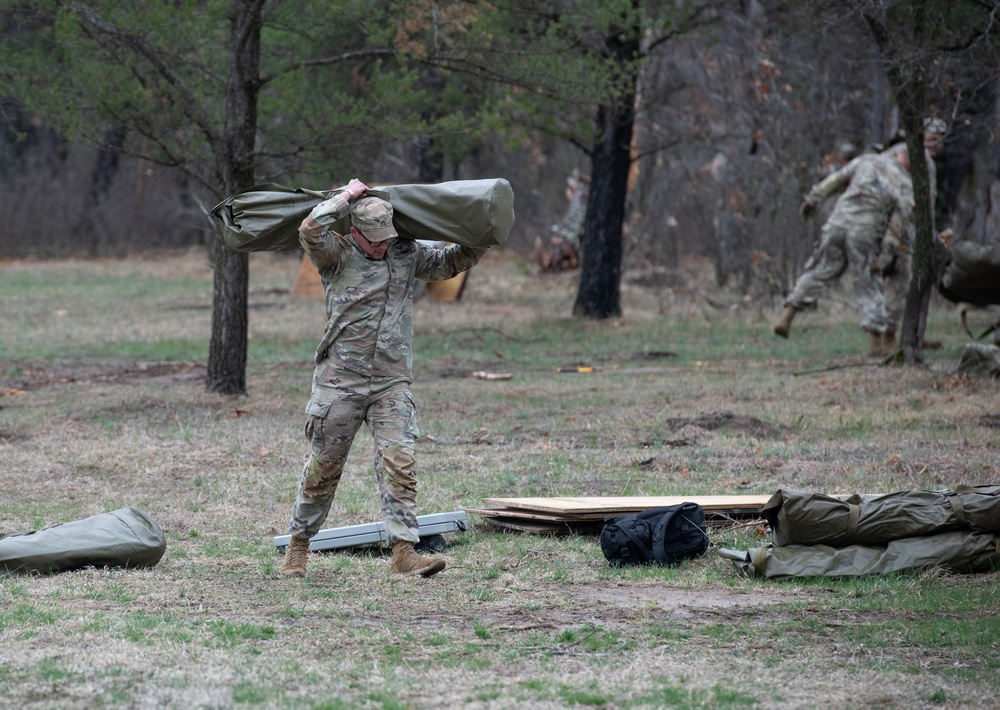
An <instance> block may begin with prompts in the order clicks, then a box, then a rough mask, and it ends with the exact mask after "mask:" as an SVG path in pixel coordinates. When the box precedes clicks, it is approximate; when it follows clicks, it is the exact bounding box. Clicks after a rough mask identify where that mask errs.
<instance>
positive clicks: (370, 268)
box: [299, 193, 488, 382]
mask: <svg viewBox="0 0 1000 710" xmlns="http://www.w3.org/2000/svg"><path fill="white" fill-rule="evenodd" d="M349 210H350V206H349V204H348V201H347V199H346V198H344V197H343V196H342V195H341V194H340V193H338V194H336V195H334V196H333V197H331V198H330V199H329V200H328V201H327V202H326V203H325V204H324V211H325V212H326V214H324V215H323V216H322V217H321V218H317V221H319V222H321V223H323V224H330V223H332V222H335V221H336V220H337V219H339V218H341V217H343V216H344V215H345V214H347V213H348V212H349ZM299 242H300V243H301V244H302V247H303V248H304V249H305V251H306V253H307V254H308V255H309V258H310V259H311V260H312V262H313V264H315V265H316V268H317V270H318V271H319V275H320V277H321V278H322V280H323V286H324V289H325V291H326V312H327V318H328V321H327V324H326V329H325V331H324V332H323V338H322V340H321V341H320V343H319V346H318V347H317V348H316V362H317V364H318V363H321V362H322V361H323V360H324V359H326V358H329V361H330V363H331V364H332V365H333V366H334V367H336V368H338V369H343V370H347V371H349V372H353V373H357V374H360V375H363V376H365V377H368V378H373V377H374V378H387V379H396V378H398V379H400V380H402V381H406V382H411V381H412V379H413V375H412V368H413V352H412V344H413V286H414V282H415V280H416V279H420V280H422V281H443V280H445V279H450V278H452V277H453V276H456V275H457V274H460V273H461V272H463V271H465V270H467V269H470V268H472V267H473V266H475V265H476V264H477V263H478V262H479V260H480V259H481V258H482V256H483V254H485V253H486V251H487V249H488V247H487V248H482V249H474V248H472V247H466V246H459V245H452V246H448V247H444V248H438V247H433V246H430V245H427V244H424V243H421V242H417V241H413V240H409V239H396V240H395V242H393V244H392V245H390V247H389V249H388V251H386V253H385V257H384V258H382V259H377V260H376V259H372V258H371V257H369V256H368V255H367V254H365V253H364V252H363V251H362V250H361V248H360V247H359V246H358V245H357V244H356V243H355V241H354V239H353V238H352V237H351V236H350V235H349V234H348V235H346V236H345V235H341V234H338V233H337V232H334V231H333V230H329V229H328V230H327V231H325V232H324V233H323V234H322V236H320V237H319V238H318V239H316V240H311V239H309V238H308V237H306V236H305V235H304V234H302V233H301V232H300V233H299Z"/></svg>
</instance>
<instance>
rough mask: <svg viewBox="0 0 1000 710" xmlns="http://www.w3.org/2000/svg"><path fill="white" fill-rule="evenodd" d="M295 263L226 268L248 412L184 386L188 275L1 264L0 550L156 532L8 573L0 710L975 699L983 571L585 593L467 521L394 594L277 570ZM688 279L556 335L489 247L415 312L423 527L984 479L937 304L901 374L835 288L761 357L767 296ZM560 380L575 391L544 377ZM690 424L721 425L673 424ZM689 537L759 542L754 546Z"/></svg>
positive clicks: (373, 574)
mask: <svg viewBox="0 0 1000 710" xmlns="http://www.w3.org/2000/svg"><path fill="white" fill-rule="evenodd" d="M298 266H299V264H298V261H297V260H295V259H294V258H288V257H282V256H278V255H273V254H258V255H253V257H252V258H251V282H250V304H251V307H250V341H249V344H250V347H249V367H248V378H247V381H248V390H249V392H248V394H247V395H246V396H245V397H224V396H219V395H214V394H209V393H207V392H206V391H205V388H204V384H203V377H204V374H205V358H206V355H207V348H208V340H209V326H210V323H209V321H210V312H211V311H210V305H211V303H210V302H211V292H212V288H211V271H210V268H209V266H208V265H207V262H206V259H205V257H204V255H203V254H202V253H199V252H190V253H182V254H168V255H158V256H156V257H155V258H148V259H131V260H128V261H79V260H67V261H52V262H3V263H0V303H2V307H3V311H2V312H3V320H2V322H0V388H2V389H0V391H2V392H3V394H0V533H2V532H14V531H24V530H34V529H38V528H40V527H45V526H48V525H53V524H56V523H61V522H67V521H71V520H78V519H81V518H84V517H87V516H90V515H94V514H98V513H103V512H107V511H110V510H114V509H117V508H120V507H123V506H134V507H137V508H140V509H142V510H144V511H146V512H147V513H149V514H150V515H151V516H152V517H153V518H154V519H156V520H157V521H158V522H159V523H160V525H161V526H162V527H163V529H164V531H165V533H166V536H167V551H166V554H165V555H164V557H163V559H162V561H161V562H160V563H159V564H158V565H157V566H155V567H152V568H149V569H128V570H125V569H85V570H81V571H76V572H66V573H62V574H56V575H51V576H27V577H25V576H14V577H0V697H2V698H3V704H4V705H5V706H8V707H25V708H103V707H123V708H125V707H129V708H152V707H157V708H159V707H164V708H228V707H241V708H244V707H245V708H316V709H318V708H357V707H367V708H387V709H389V708H446V707H470V708H568V707H603V708H661V707H662V708H702V707H712V708H749V707H762V708H776V707H782V708H786V707H787V708H796V707H821V708H827V707H829V708H850V707H854V708H862V707H864V708H869V707H880V708H920V707H935V708H936V707H947V708H956V707H963V708H964V707H982V708H988V707H996V706H997V697H998V695H1000V673H998V668H1000V612H998V609H1000V604H998V603H1000V587H998V581H1000V576H998V575H997V574H980V575H967V576H963V575H955V574H949V573H947V572H944V571H942V570H939V569H934V570H927V571H923V572H919V573H911V574H904V575H899V576H891V577H867V578H860V579H847V580H832V579H825V578H818V579H806V580H796V581H791V582H778V581H766V580H753V579H744V578H742V577H740V576H739V575H738V574H737V571H736V569H735V567H734V566H733V565H732V563H731V562H729V561H727V560H724V559H722V558H721V557H719V556H718V555H717V554H716V552H715V551H714V550H710V551H709V552H708V553H707V554H706V555H704V556H703V557H701V558H699V559H697V560H694V561H691V562H689V563H686V564H684V565H683V566H681V567H679V568H670V569H665V568H641V569H636V568H632V569H611V568H609V567H608V565H607V563H606V561H605V560H604V558H603V556H602V554H601V551H600V548H599V546H598V544H597V541H596V538H594V537H589V536H568V537H545V536H538V535H530V534H514V533H509V532H503V531H498V530H496V529H494V528H491V527H490V526H488V525H487V524H486V523H485V522H484V521H483V520H482V518H480V517H477V516H476V515H472V514H470V516H469V517H470V523H471V526H470V529H469V530H468V531H467V532H464V533H456V534H453V535H449V537H448V549H447V550H446V553H445V554H446V556H447V558H448V561H449V567H448V569H447V570H446V571H445V572H443V573H442V574H440V575H438V576H436V577H433V578H431V579H428V580H423V579H419V578H418V579H411V578H404V579H398V578H393V577H391V576H390V574H389V561H388V556H387V554H386V551H385V550H383V549H381V548H379V547H377V546H370V547H362V548H355V549H352V550H349V551H343V552H337V553H322V554H314V555H311V556H310V563H309V574H308V576H307V577H306V578H305V579H302V580H288V579H282V578H280V577H279V575H278V573H277V570H278V566H279V564H280V557H279V555H278V554H277V552H276V550H275V547H274V544H273V537H274V536H275V535H281V534H284V532H285V525H286V522H287V519H288V516H289V513H290V507H291V502H292V500H293V498H294V492H295V486H296V483H297V479H298V475H299V471H300V468H301V465H302V462H303V458H304V455H305V453H306V442H305V440H304V439H303V436H302V424H303V421H304V415H303V411H302V410H303V407H304V405H305V402H306V399H307V398H308V387H309V383H310V378H311V375H312V365H311V359H312V351H313V348H314V346H315V343H316V341H317V339H318V337H319V334H320V332H321V329H322V326H323V320H324V314H323V305H322V303H320V302H319V301H314V300H309V299H295V298H292V297H291V296H290V295H289V293H288V292H289V289H290V288H291V286H292V284H293V283H294V280H295V276H296V274H297V273H298ZM688 277H689V280H690V281H691V283H692V284H693V285H691V286H675V287H673V288H671V289H667V288H656V287H649V286H639V285H637V283H636V282H634V281H633V280H632V279H631V278H626V279H625V284H624V287H623V302H624V307H625V314H624V315H623V316H622V317H621V318H619V319H614V320H611V321H607V322H598V323H593V322H581V321H577V320H574V319H572V318H570V316H569V313H570V310H571V307H572V302H573V298H574V296H575V281H574V279H575V275H573V274H568V275H559V276H549V277H542V276H538V275H536V274H535V273H534V270H533V269H532V267H531V266H530V265H529V264H525V263H524V262H523V261H521V260H519V259H518V258H517V257H515V256H513V255H511V254H505V253H490V254H488V255H487V258H486V259H484V261H483V263H482V264H480V265H479V266H478V267H476V269H475V270H474V271H473V272H472V274H471V275H470V278H469V282H468V285H467V287H466V289H465V293H464V295H463V298H462V300H461V301H460V302H458V303H457V304H444V303H436V302H433V301H430V300H429V299H426V298H425V299H422V300H420V301H419V302H418V303H417V304H416V306H415V318H414V320H415V329H416V343H415V349H416V360H415V368H414V369H415V383H414V385H413V392H414V395H415V398H416V400H417V404H418V407H419V410H420V427H421V430H422V434H423V436H422V438H421V439H420V440H419V441H418V444H417V458H418V467H419V471H420V483H421V489H420V493H419V499H418V502H419V506H420V513H421V514H425V513H434V512H445V511H454V510H462V509H465V508H480V507H483V499H484V498H488V497H495V496H564V495H588V496H598V495H710V494H760V495H769V494H771V493H773V492H774V491H775V490H777V489H779V488H797V489H801V490H807V491H817V492H825V493H855V492H861V493H888V492H892V491H898V490H909V489H915V488H927V489H943V488H951V487H954V486H956V485H959V484H997V483H1000V448H998V446H997V441H998V429H997V426H998V422H1000V398H998V393H1000V384H998V383H997V382H996V381H992V380H989V379H983V378H976V377H970V376H967V375H961V374H956V366H957V364H958V361H959V357H960V355H961V353H962V350H963V347H964V344H965V343H966V342H967V341H968V340H969V337H968V336H967V335H966V334H965V333H964V332H963V330H962V328H961V326H960V322H959V312H958V310H957V309H956V308H955V307H953V306H948V305H945V304H942V303H938V302H935V305H934V306H933V310H932V313H931V316H930V324H929V328H928V337H929V338H934V339H938V340H940V341H941V343H942V346H941V348H940V349H936V350H928V351H926V352H925V354H926V356H927V363H926V365H925V366H923V367H890V366H882V365H881V364H880V363H878V362H876V361H873V360H869V359H866V358H864V357H863V356H862V353H863V351H864V347H865V344H866V341H865V338H864V334H863V333H862V332H861V330H860V328H858V326H857V324H856V320H857V318H856V314H855V312H854V311H853V309H852V308H851V306H850V303H849V300H850V299H849V297H848V296H847V295H846V294H845V293H842V292H841V293H836V294H833V295H832V296H831V298H830V299H828V300H827V301H826V302H824V303H823V304H822V305H821V307H820V309H819V310H818V311H817V312H811V313H806V314H803V315H802V316H800V318H799V319H797V320H796V322H795V326H794V331H793V334H792V338H791V339H790V340H788V341H784V340H781V339H778V338H776V337H775V336H773V335H772V334H771V333H770V331H769V328H768V322H769V320H770V319H771V318H772V317H773V316H774V315H775V314H776V312H777V310H778V307H779V304H778V303H776V302H775V303H771V304H763V305H749V304H746V303H743V302H741V301H740V299H738V298H737V297H735V296H733V297H732V298H729V297H728V296H727V294H726V293H725V292H724V291H721V292H720V291H719V290H718V289H714V288H713V289H710V290H712V291H713V294H712V295H713V297H712V302H713V303H714V304H715V305H710V304H709V303H708V301H707V300H706V299H705V298H704V297H702V296H701V295H699V291H698V289H697V288H696V286H695V285H694V284H697V278H698V277H699V274H698V273H695V272H692V273H691V274H688ZM729 304H731V305H729ZM971 317H972V319H973V321H974V323H973V325H974V327H982V325H983V324H985V323H987V322H988V321H989V319H990V317H995V313H994V314H990V313H973V314H972V316H971ZM976 319H979V320H981V321H982V322H981V323H976V322H975V321H976ZM567 365H589V366H593V367H594V368H595V372H593V373H589V374H573V375H565V374H557V373H556V368H557V367H560V366H567ZM479 370H485V371H490V372H497V373H510V374H511V378H510V379H508V380H483V379H476V378H473V377H471V376H470V374H471V373H472V372H474V371H479ZM721 413H732V414H733V415H735V416H734V417H733V418H731V419H726V418H724V417H720V416H718V415H719V414H721ZM709 415H715V417H714V418H715V419H716V420H719V421H730V422H741V423H743V424H740V425H736V424H730V425H723V426H719V427H715V428H706V427H705V426H696V425H695V424H694V423H693V422H694V421H695V420H698V421H702V422H704V421H706V420H712V419H713V417H712V416H709ZM747 422H750V423H751V424H750V425H746V423H747ZM681 430H683V435H680V434H679V433H678V432H680V431H681ZM370 449H371V439H370V437H369V435H368V434H367V433H366V432H362V433H361V434H360V435H359V437H358V439H357V440H356V442H355V451H354V453H353V454H352V458H351V460H350V461H349V462H348V465H347V471H346V473H345V477H344V480H343V482H342V484H341V488H340V492H339V493H338V498H337V501H336V502H335V504H334V508H333V511H332V514H331V518H330V520H328V521H327V527H337V526H340V525H352V524H359V523H367V522H373V521H376V520H378V504H377V499H376V493H375V484H374V477H373V475H372V473H371V453H370ZM712 534H713V540H714V542H715V543H716V544H717V545H719V546H723V547H730V548H748V547H756V546H759V545H762V544H764V543H765V542H766V541H767V539H768V537H767V534H766V531H765V530H764V529H763V527H762V526H761V525H749V526H742V527H733V528H730V529H715V530H713V533H712Z"/></svg>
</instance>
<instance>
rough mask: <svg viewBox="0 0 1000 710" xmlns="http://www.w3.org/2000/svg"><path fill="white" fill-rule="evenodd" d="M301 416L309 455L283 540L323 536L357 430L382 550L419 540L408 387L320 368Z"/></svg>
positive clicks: (414, 429) (414, 431)
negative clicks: (369, 444)
mask: <svg viewBox="0 0 1000 710" xmlns="http://www.w3.org/2000/svg"><path fill="white" fill-rule="evenodd" d="M306 413H307V415H308V419H307V421H306V426H305V433H306V438H307V439H308V440H309V441H310V442H311V445H312V451H311V453H310V456H309V459H308V461H306V464H305V467H304V468H303V470H302V478H301V479H300V481H299V487H298V493H297V495H296V497H295V506H294V508H293V510H292V519H291V522H290V523H289V525H288V532H289V534H291V535H298V536H305V537H310V538H311V537H312V536H313V535H315V534H316V533H317V532H319V531H320V530H321V529H322V526H323V523H324V521H325V520H326V518H327V515H329V513H330V506H331V505H332V504H333V498H334V495H335V494H336V492H337V485H338V484H339V483H340V477H341V474H342V473H343V471H344V464H345V463H346V461H347V455H348V453H349V452H350V449H351V444H352V443H353V442H354V437H355V435H356V434H357V433H358V430H359V429H360V428H361V425H362V423H364V424H365V425H366V426H367V427H368V430H369V431H370V432H371V435H372V438H373V439H374V449H375V452H374V453H375V477H376V480H377V482H378V490H379V497H380V499H381V508H382V519H383V521H384V522H385V531H386V536H387V537H388V541H389V544H390V545H392V544H393V543H395V542H397V541H400V540H409V541H410V542H417V541H418V540H420V536H419V534H418V532H417V531H418V529H419V526H418V524H417V502H416V495H417V477H416V465H415V462H414V458H413V447H414V441H415V439H416V437H417V436H418V434H419V432H418V431H417V426H416V420H417V413H416V407H415V405H414V403H413V396H412V395H411V394H410V387H409V385H408V384H407V383H405V382H399V381H398V380H390V381H388V382H381V383H380V382H376V381H371V380H368V379H366V378H364V377H362V376H360V375H355V374H353V373H345V372H343V371H337V370H336V369H335V368H334V367H332V366H331V365H330V363H329V362H328V361H324V363H322V364H320V365H319V366H318V367H317V368H316V374H315V375H314V377H313V395H312V399H311V400H310V401H309V405H308V407H307V408H306Z"/></svg>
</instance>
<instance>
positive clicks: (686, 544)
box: [601, 503, 711, 567]
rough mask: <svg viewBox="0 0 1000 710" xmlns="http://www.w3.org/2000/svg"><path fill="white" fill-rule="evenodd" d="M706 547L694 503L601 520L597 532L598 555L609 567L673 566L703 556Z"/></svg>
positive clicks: (701, 520)
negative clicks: (599, 540) (599, 553)
mask: <svg viewBox="0 0 1000 710" xmlns="http://www.w3.org/2000/svg"><path fill="white" fill-rule="evenodd" d="M710 544H711V543H710V541H709V539H708V533H707V532H706V526H705V511H704V510H703V509H702V507H701V506H700V505H698V504H697V503H678V504H677V505H670V506H667V507H665V508H650V509H649V510H644V511H642V512H640V513H633V514H630V515H625V516H622V517H620V518H605V520H604V529H603V530H601V551H602V552H603V553H604V557H605V558H607V560H608V563H609V564H610V565H611V566H612V567H622V566H624V565H661V566H672V565H677V564H680V563H681V562H682V561H683V560H690V559H693V558H695V557H698V556H699V555H702V554H704V552H705V550H707V549H708V547H709V545H710Z"/></svg>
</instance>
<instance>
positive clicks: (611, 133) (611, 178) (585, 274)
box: [573, 26, 640, 319]
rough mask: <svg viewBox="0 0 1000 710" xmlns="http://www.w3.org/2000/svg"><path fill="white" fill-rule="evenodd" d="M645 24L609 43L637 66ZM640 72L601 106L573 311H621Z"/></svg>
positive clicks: (603, 314)
mask: <svg viewBox="0 0 1000 710" xmlns="http://www.w3.org/2000/svg"><path fill="white" fill-rule="evenodd" d="M639 36H640V33H639V28H638V27H637V26H633V27H628V28H625V30H624V31H622V32H621V33H616V34H611V35H609V36H608V37H607V38H606V40H605V46H606V48H607V51H608V53H609V54H610V55H611V56H614V57H616V58H617V59H618V60H619V63H620V64H621V65H622V66H634V65H633V62H634V61H635V59H636V57H637V56H638V53H639ZM638 78H639V77H638V72H637V71H636V70H635V69H632V70H630V71H629V73H628V77H627V82H626V84H627V85H626V86H624V87H623V90H622V92H621V94H620V96H619V97H618V100H617V101H616V102H615V103H614V104H612V105H608V106H600V107H598V110H597V125H598V128H599V129H600V134H599V135H598V137H597V141H596V145H595V146H594V150H593V153H592V155H591V163H590V164H591V169H590V176H591V178H590V196H589V197H588V199H587V216H586V217H585V219H584V228H583V235H582V236H581V238H580V250H581V252H582V257H583V258H582V261H581V264H580V284H579V287H578V290H577V294H576V302H575V303H574V304H573V315H575V316H581V317H584V318H596V319H601V318H610V317H613V316H618V315H621V312H622V308H621V271H622V227H623V226H624V224H625V201H626V197H627V195H628V177H629V166H630V164H631V150H630V149H631V145H632V131H633V127H634V124H635V96H636V89H637V83H638Z"/></svg>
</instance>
